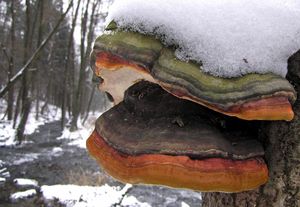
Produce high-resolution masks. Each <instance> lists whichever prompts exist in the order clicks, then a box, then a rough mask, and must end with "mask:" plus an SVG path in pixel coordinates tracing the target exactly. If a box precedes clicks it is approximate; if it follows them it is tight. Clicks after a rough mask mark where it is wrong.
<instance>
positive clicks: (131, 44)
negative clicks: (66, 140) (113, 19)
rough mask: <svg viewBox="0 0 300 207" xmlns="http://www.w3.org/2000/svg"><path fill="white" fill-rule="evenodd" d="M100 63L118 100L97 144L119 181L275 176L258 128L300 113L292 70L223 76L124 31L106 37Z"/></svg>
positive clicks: (196, 182)
mask: <svg viewBox="0 0 300 207" xmlns="http://www.w3.org/2000/svg"><path fill="white" fill-rule="evenodd" d="M91 66H92V68H93V70H94V72H95V75H96V76H98V77H100V78H101V84H100V86H99V87H100V89H101V90H103V91H106V92H107V93H109V94H110V95H111V96H112V98H113V100H114V102H115V104H116V105H115V106H114V107H113V108H112V109H110V110H109V111H107V112H105V113H104V114H102V116H101V117H99V118H98V120H97V122H96V128H95V131H94V132H93V134H92V135H91V136H90V138H89V139H88V141H87V148H88V150H89V152H90V153H91V155H92V156H94V157H95V158H96V159H97V161H98V162H99V163H100V164H101V165H102V167H103V168H104V170H106V171H107V172H108V173H109V174H110V175H112V176H113V177H115V178H116V179H119V180H121V181H124V182H129V183H145V184H158V185H166V186H170V187H176V188H189V189H193V190H199V191H214V192H241V191H245V190H251V189H254V188H257V187H259V186H260V185H263V184H264V183H266V182H267V180H268V168H267V165H266V163H265V161H264V159H263V157H264V149H263V146H262V145H261V143H260V142H259V141H257V139H258V134H259V131H258V130H257V128H255V127H254V126H255V125H256V124H257V122H258V121H257V120H285V121H290V120H292V119H293V116H294V113H293V110H292V104H293V102H294V101H295V99H296V92H295V90H294V88H293V86H292V85H291V84H290V83H289V82H288V81H287V80H286V79H284V78H283V77H281V76H279V75H275V74H272V73H267V74H255V73H253V74H251V73H250V74H246V75H243V76H241V77H235V78H222V77H216V76H213V75H210V74H208V73H205V72H203V71H202V70H201V65H200V64H197V63H194V62H191V61H190V62H185V61H182V60H179V59H177V58H176V57H175V55H174V50H173V49H172V48H170V47H166V46H164V45H163V44H162V43H161V42H160V40H158V39H155V37H153V36H149V35H145V34H141V33H137V32H132V31H122V30H119V29H118V30H113V31H109V32H106V33H105V34H103V35H102V36H100V37H98V38H97V40H96V41H95V44H94V49H93V52H92V55H91ZM249 120H251V121H249ZM245 129H247V130H245Z"/></svg>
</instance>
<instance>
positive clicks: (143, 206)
mask: <svg viewBox="0 0 300 207" xmlns="http://www.w3.org/2000/svg"><path fill="white" fill-rule="evenodd" d="M122 206H130V207H151V205H149V204H148V203H143V202H139V201H138V199H137V198H136V197H134V196H125V198H124V199H123V201H122Z"/></svg>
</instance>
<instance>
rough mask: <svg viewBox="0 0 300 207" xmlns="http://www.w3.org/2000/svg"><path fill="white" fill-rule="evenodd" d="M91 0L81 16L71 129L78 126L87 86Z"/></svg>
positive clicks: (87, 2) (88, 0)
mask: <svg viewBox="0 0 300 207" xmlns="http://www.w3.org/2000/svg"><path fill="white" fill-rule="evenodd" d="M89 4H90V0H87V1H86V5H85V11H84V13H83V14H82V18H81V44H80V70H79V79H78V85H77V90H75V99H74V103H73V113H72V114H73V117H72V121H71V130H72V131H74V130H76V129H77V128H78V127H77V121H78V118H79V115H80V112H81V109H82V94H83V89H84V87H85V85H84V83H85V79H86V72H85V70H86V59H85V57H86V48H85V42H86V35H87V22H88V11H89V10H88V9H89Z"/></svg>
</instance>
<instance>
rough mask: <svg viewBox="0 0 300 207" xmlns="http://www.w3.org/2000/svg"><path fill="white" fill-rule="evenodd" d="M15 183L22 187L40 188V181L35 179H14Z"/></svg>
mask: <svg viewBox="0 0 300 207" xmlns="http://www.w3.org/2000/svg"><path fill="white" fill-rule="evenodd" d="M14 183H15V185H17V186H20V187H27V186H32V187H38V181H36V180H33V179H27V178H16V179H14Z"/></svg>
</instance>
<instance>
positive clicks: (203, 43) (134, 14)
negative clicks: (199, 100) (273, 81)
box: [107, 0, 300, 77]
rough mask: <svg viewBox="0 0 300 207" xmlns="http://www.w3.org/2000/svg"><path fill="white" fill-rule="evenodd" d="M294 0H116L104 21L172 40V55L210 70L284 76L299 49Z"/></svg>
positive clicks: (299, 4) (298, 8)
mask: <svg viewBox="0 0 300 207" xmlns="http://www.w3.org/2000/svg"><path fill="white" fill-rule="evenodd" d="M299 19H300V1H299V0H264V1H260V0H209V1H207V0H185V1H182V0H151V1H140V0H126V1H124V0H116V1H115V3H114V4H113V5H112V7H111V9H110V11H109V15H108V18H107V23H109V22H110V21H111V20H114V21H116V22H117V24H118V26H119V27H121V28H123V29H124V28H126V29H130V30H133V31H137V32H141V33H147V34H153V35H156V36H157V37H159V38H160V39H161V40H162V42H163V43H164V44H166V45H176V46H178V48H177V50H176V56H177V58H179V59H181V60H196V61H198V62H201V63H203V70H204V71H205V72H208V73H210V74H212V75H215V76H221V77H238V76H241V75H244V74H247V73H268V72H272V73H275V74H279V75H281V76H283V77H284V76H285V75H286V73H287V59H288V57H289V56H291V55H292V54H293V53H294V52H296V51H297V50H298V49H300V38H299V37H300V21H299Z"/></svg>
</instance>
